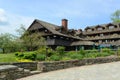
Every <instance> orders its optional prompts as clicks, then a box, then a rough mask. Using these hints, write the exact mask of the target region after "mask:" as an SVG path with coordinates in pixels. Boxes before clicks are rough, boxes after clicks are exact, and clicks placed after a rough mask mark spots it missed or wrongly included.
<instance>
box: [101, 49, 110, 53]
mask: <svg viewBox="0 0 120 80" xmlns="http://www.w3.org/2000/svg"><path fill="white" fill-rule="evenodd" d="M110 51H111V50H110V49H109V48H103V49H102V52H106V53H110Z"/></svg>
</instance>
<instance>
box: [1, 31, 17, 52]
mask: <svg viewBox="0 0 120 80" xmlns="http://www.w3.org/2000/svg"><path fill="white" fill-rule="evenodd" d="M14 38H15V36H13V35H12V34H9V33H5V34H1V35H0V48H1V49H2V51H3V53H5V52H6V50H10V48H11V47H12V45H13V40H14Z"/></svg>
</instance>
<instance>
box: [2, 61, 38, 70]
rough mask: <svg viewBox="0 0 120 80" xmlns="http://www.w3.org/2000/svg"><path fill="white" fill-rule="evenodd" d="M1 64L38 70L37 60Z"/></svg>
mask: <svg viewBox="0 0 120 80" xmlns="http://www.w3.org/2000/svg"><path fill="white" fill-rule="evenodd" d="M0 65H15V66H18V67H20V68H24V69H29V70H37V62H15V63H0Z"/></svg>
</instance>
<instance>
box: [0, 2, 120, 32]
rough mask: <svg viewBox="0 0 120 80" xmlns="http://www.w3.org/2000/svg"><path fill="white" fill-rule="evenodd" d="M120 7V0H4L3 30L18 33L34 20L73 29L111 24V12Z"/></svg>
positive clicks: (0, 11) (0, 9)
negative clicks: (64, 19) (21, 27)
mask: <svg viewBox="0 0 120 80" xmlns="http://www.w3.org/2000/svg"><path fill="white" fill-rule="evenodd" d="M118 9H120V0H0V33H12V34H16V32H15V30H16V29H18V28H19V27H20V25H21V24H23V25H25V27H26V28H28V27H29V25H30V24H31V23H32V21H33V20H34V19H40V20H43V21H47V22H50V23H53V24H56V25H61V19H63V18H66V19H68V20H69V28H70V29H71V28H74V29H80V28H82V29H84V28H85V27H86V26H92V25H97V24H104V23H110V22H111V20H110V17H111V14H112V13H113V12H114V11H116V10H118Z"/></svg>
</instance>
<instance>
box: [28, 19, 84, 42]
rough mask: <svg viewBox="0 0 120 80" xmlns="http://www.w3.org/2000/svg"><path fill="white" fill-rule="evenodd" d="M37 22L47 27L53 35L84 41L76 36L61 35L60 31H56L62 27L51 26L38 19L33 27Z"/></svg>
mask: <svg viewBox="0 0 120 80" xmlns="http://www.w3.org/2000/svg"><path fill="white" fill-rule="evenodd" d="M35 22H37V23H39V24H40V26H42V27H45V28H46V29H48V30H49V31H50V32H52V34H56V35H61V36H65V37H69V38H74V39H78V40H79V39H80V40H82V38H79V37H75V36H70V35H67V34H63V33H60V32H59V31H57V30H56V29H59V28H61V26H58V25H55V24H51V23H48V22H45V21H41V20H38V19H35V20H34V22H33V23H32V24H31V26H32V25H33V24H34V23H35ZM31 26H30V27H29V28H28V30H29V29H30V28H31ZM40 26H39V27H40ZM39 27H36V28H35V29H37V28H39Z"/></svg>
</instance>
